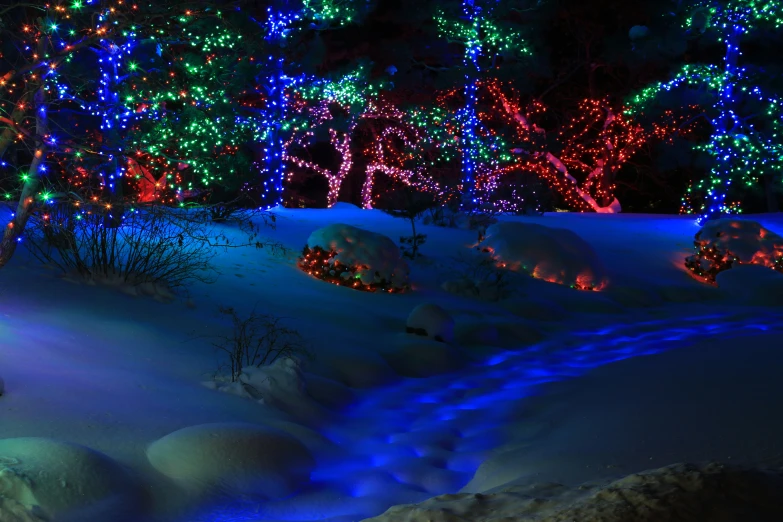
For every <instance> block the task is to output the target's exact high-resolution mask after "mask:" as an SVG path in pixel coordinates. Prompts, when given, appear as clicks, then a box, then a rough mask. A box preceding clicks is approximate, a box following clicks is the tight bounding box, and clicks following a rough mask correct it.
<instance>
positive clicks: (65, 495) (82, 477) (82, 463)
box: [0, 437, 141, 522]
mask: <svg viewBox="0 0 783 522" xmlns="http://www.w3.org/2000/svg"><path fill="white" fill-rule="evenodd" d="M140 505H141V495H140V489H139V488H138V486H137V484H136V483H135V481H134V480H133V479H132V478H131V477H130V475H129V474H128V473H127V472H126V471H125V469H124V468H123V467H121V466H120V465H119V464H118V463H117V462H115V461H114V460H112V459H111V458H109V457H107V456H106V455H104V454H102V453H98V452H97V451H94V450H91V449H89V448H86V447H84V446H79V445H77V444H70V443H67V442H61V441H57V440H53V439H45V438H34V437H28V438H16V439H0V520H1V521H2V522H17V521H18V522H33V521H35V522H38V521H43V520H57V521H74V522H75V521H80V520H89V521H90V522H115V521H126V520H135V519H136V517H137V516H138V509H139V507H140Z"/></svg>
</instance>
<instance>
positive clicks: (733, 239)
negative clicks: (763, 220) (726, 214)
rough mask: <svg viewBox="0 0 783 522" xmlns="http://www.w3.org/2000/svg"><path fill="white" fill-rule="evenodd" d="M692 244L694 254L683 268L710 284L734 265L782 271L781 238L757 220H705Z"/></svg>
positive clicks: (782, 238) (782, 249) (782, 239)
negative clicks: (755, 266)
mask: <svg viewBox="0 0 783 522" xmlns="http://www.w3.org/2000/svg"><path fill="white" fill-rule="evenodd" d="M693 244H694V247H695V249H696V253H695V254H693V255H691V256H688V257H687V258H686V259H685V266H686V267H687V268H688V269H689V270H690V271H691V272H692V273H693V274H694V275H696V276H698V277H700V278H703V279H705V280H707V281H709V282H711V283H712V282H715V277H716V276H717V275H718V274H719V273H721V272H723V271H724V270H729V269H730V268H732V267H733V266H734V264H735V263H736V264H741V265H742V264H744V265H761V266H766V267H769V268H771V269H773V270H777V271H779V272H783V237H781V236H779V235H778V234H776V233H774V232H772V231H770V230H768V229H766V228H764V227H763V226H761V224H760V223H758V222H756V221H750V220H744V219H717V220H714V221H708V222H707V223H706V224H705V225H704V226H703V227H702V229H701V230H699V231H698V232H697V233H696V237H695V238H694V240H693Z"/></svg>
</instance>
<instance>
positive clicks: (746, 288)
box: [715, 265, 783, 306]
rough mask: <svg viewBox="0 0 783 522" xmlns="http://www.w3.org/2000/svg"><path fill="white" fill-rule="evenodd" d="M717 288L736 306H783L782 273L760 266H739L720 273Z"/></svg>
mask: <svg viewBox="0 0 783 522" xmlns="http://www.w3.org/2000/svg"><path fill="white" fill-rule="evenodd" d="M715 281H716V282H717V283H718V288H719V289H720V290H722V291H724V292H726V293H727V294H729V295H730V296H731V298H732V301H733V302H735V303H738V304H743V305H750V306H781V305H783V273H780V272H777V271H775V270H770V269H769V268H767V267H765V266H761V265H740V266H736V267H734V268H732V269H731V270H724V271H723V272H720V273H719V274H718V275H717V277H716V278H715Z"/></svg>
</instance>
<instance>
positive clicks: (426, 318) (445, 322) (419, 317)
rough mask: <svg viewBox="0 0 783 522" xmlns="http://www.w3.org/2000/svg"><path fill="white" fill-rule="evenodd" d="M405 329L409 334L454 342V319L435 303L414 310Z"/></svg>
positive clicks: (425, 304)
mask: <svg viewBox="0 0 783 522" xmlns="http://www.w3.org/2000/svg"><path fill="white" fill-rule="evenodd" d="M405 327H406V330H407V332H408V333H414V334H417V335H423V336H426V337H429V338H430V339H434V340H436V341H441V342H446V343H450V342H453V341H454V318H453V317H451V314H449V313H448V312H447V311H446V310H444V309H443V308H441V307H440V306H438V305H436V304H434V303H422V304H420V305H419V306H417V307H416V308H414V309H413V310H412V311H411V313H410V314H409V315H408V320H407V321H406V322H405Z"/></svg>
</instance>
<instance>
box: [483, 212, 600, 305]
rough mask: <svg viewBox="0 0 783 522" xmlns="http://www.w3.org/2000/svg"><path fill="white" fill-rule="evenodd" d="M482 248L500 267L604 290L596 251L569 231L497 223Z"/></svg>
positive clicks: (561, 282) (571, 284) (545, 278)
mask: <svg viewBox="0 0 783 522" xmlns="http://www.w3.org/2000/svg"><path fill="white" fill-rule="evenodd" d="M479 248H480V249H481V250H482V251H484V252H489V253H490V254H492V256H493V257H494V259H495V261H496V262H497V263H498V264H499V266H501V267H505V268H509V269H511V270H514V271H522V272H525V273H528V274H530V275H531V276H533V277H535V278H538V279H544V280H545V281H549V282H551V283H558V284H561V285H568V286H571V287H572V288H576V289H578V290H601V289H602V288H604V287H605V286H606V284H607V282H608V281H607V279H606V276H605V269H604V267H603V264H602V263H601V261H600V260H599V259H598V256H597V255H596V253H595V251H594V250H593V248H592V247H591V246H590V245H589V244H588V243H587V242H586V241H585V240H584V239H582V238H581V237H579V236H578V235H576V234H575V233H574V232H572V231H570V230H566V229H563V228H551V227H545V226H543V225H537V224H535V223H516V222H514V223H497V224H494V225H492V226H490V227H489V228H488V229H487V235H486V237H485V238H484V239H483V241H482V242H481V244H480V246H479Z"/></svg>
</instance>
